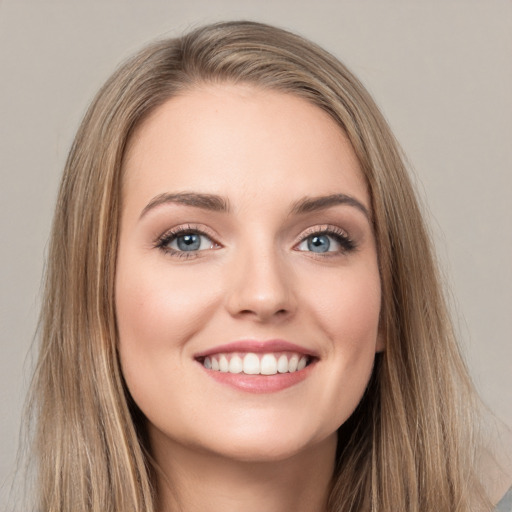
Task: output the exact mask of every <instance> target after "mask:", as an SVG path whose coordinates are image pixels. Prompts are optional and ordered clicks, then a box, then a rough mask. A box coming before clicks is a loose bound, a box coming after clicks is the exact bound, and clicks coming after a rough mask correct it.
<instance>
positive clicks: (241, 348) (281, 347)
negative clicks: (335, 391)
mask: <svg viewBox="0 0 512 512" xmlns="http://www.w3.org/2000/svg"><path fill="white" fill-rule="evenodd" d="M229 352H253V353H256V354H258V353H259V354H267V353H271V352H296V353H298V354H304V355H307V356H312V357H318V354H317V353H316V352H315V351H314V350H311V349H309V348H305V347H301V346H300V345H296V344H295V343H290V342H289V341H285V340H266V341H258V340H240V341H233V342H231V343H225V344H223V345H217V346H215V347H211V348H209V349H207V350H204V351H202V352H198V353H197V354H195V356H194V357H195V358H196V359H198V358H201V357H206V356H210V355H212V354H222V353H224V354H225V353H229Z"/></svg>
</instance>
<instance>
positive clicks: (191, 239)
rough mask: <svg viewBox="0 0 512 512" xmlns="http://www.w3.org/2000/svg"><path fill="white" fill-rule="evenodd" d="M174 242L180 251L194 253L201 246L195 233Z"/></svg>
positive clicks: (180, 237) (199, 239)
mask: <svg viewBox="0 0 512 512" xmlns="http://www.w3.org/2000/svg"><path fill="white" fill-rule="evenodd" d="M176 242H177V244H178V248H179V249H180V250H181V251H196V250H198V249H199V247H200V246H201V237H200V235H198V234H196V233H189V234H186V235H181V236H179V237H177V239H176Z"/></svg>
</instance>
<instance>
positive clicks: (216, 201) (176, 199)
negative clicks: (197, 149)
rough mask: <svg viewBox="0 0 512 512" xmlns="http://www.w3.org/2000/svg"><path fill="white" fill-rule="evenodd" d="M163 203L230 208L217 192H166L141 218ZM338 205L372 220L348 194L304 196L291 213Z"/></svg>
mask: <svg viewBox="0 0 512 512" xmlns="http://www.w3.org/2000/svg"><path fill="white" fill-rule="evenodd" d="M163 204H182V205H185V206H192V207H195V208H202V209H204V210H209V211H215V212H229V209H230V208H229V202H228V200H227V199H225V198H223V197H221V196H218V195H215V194H201V193H198V192H179V193H174V194H171V193H164V194H159V195H157V196H155V197H154V198H153V199H151V201H150V202H149V203H148V204H147V205H146V206H145V207H144V209H143V210H142V212H141V214H140V218H142V217H144V215H146V213H147V212H148V211H150V210H153V209H154V208H157V207H158V206H161V205H163ZM337 205H348V206H352V207H354V208H357V209H358V210H359V211H361V212H362V213H363V214H364V215H365V217H366V218H367V219H368V220H370V212H369V211H368V209H367V208H366V206H364V204H363V203H361V202H360V201H358V200H357V199H356V198H355V197H352V196H349V195H346V194H331V195H328V196H318V197H304V198H302V199H299V200H298V201H296V202H295V203H293V205H292V208H291V214H299V215H300V214H303V213H310V212H315V211H319V210H324V209H327V208H331V207H332V206H337Z"/></svg>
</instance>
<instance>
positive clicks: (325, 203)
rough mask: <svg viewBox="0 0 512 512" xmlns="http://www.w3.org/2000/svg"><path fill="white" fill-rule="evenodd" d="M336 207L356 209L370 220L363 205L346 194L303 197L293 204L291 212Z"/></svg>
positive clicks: (305, 211) (308, 211)
mask: <svg viewBox="0 0 512 512" xmlns="http://www.w3.org/2000/svg"><path fill="white" fill-rule="evenodd" d="M337 205H348V206H353V207H354V208H357V209H358V210H359V211H361V212H362V213H363V214H364V215H365V217H366V218H367V219H368V220H370V218H371V216H370V212H369V211H368V208H366V206H365V205H364V204H363V203H361V202H360V201H358V200H357V199H356V198H355V197H352V196H348V195H346V194H331V195H328V196H318V197H304V198H303V199H299V200H298V201H296V202H295V203H294V204H293V206H292V210H291V211H292V213H295V214H301V213H310V212H316V211H318V210H324V209H326V208H330V207H332V206H337Z"/></svg>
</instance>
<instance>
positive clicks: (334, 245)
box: [297, 232, 355, 254]
mask: <svg viewBox="0 0 512 512" xmlns="http://www.w3.org/2000/svg"><path fill="white" fill-rule="evenodd" d="M354 248H355V244H354V242H352V241H351V240H350V239H349V238H348V236H347V235H346V234H345V233H341V232H340V233H334V232H319V233H313V234H311V235H309V236H307V237H306V238H304V239H303V240H302V242H300V244H299V245H298V246H297V250H298V251H307V252H314V253H317V254H322V253H345V252H349V251H351V250H353V249H354Z"/></svg>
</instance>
